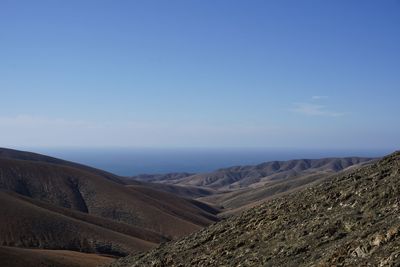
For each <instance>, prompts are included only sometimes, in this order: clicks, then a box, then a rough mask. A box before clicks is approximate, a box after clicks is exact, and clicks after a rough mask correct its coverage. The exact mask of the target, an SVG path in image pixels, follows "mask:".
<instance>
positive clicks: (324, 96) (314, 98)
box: [311, 95, 328, 100]
mask: <svg viewBox="0 0 400 267" xmlns="http://www.w3.org/2000/svg"><path fill="white" fill-rule="evenodd" d="M326 98H328V97H327V96H326V95H314V96H312V97H311V99H312V100H321V99H326Z"/></svg>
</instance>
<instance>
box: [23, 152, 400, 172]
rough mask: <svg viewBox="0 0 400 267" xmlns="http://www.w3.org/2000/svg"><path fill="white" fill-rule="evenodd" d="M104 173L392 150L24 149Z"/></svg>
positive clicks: (201, 167)
mask: <svg viewBox="0 0 400 267" xmlns="http://www.w3.org/2000/svg"><path fill="white" fill-rule="evenodd" d="M20 149H23V150H28V151H31V152H36V153H42V154H45V155H49V156H53V157H58V158H61V159H65V160H70V161H74V162H78V163H81V164H85V165H89V166H92V167H96V168H99V169H103V170H106V171H109V172H112V173H115V174H118V175H122V176H133V175H138V174H162V173H171V172H192V173H199V172H210V171H214V170H217V169H220V168H227V167H232V166H237V165H255V164H260V163H263V162H267V161H275V160H278V161H284V160H292V159H318V158H325V157H382V156H385V155H387V154H388V153H391V152H394V151H393V150H391V149H375V150H365V149H364V150H362V149H358V150H351V149H347V150H346V149H336V150H333V149H331V150H329V149H319V150H318V149H298V148H297V149H294V148H292V149H290V148H280V149H277V148H20Z"/></svg>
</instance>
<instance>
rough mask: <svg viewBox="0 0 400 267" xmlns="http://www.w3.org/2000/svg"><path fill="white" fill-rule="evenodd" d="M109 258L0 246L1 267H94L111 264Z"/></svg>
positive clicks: (60, 251)
mask: <svg viewBox="0 0 400 267" xmlns="http://www.w3.org/2000/svg"><path fill="white" fill-rule="evenodd" d="M113 260H114V259H112V258H110V257H105V256H100V255H94V254H87V253H79V252H75V251H66V250H45V249H25V248H12V247H4V246H0V263H1V264H2V266H15V267H54V266H57V267H96V266H99V265H104V264H107V263H110V262H112V261H113Z"/></svg>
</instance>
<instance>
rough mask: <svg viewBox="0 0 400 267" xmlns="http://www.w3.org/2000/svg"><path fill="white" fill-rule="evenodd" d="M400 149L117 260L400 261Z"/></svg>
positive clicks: (262, 263)
mask: <svg viewBox="0 0 400 267" xmlns="http://www.w3.org/2000/svg"><path fill="white" fill-rule="evenodd" d="M399 195H400V152H397V153H394V154H392V155H390V156H388V157H385V158H383V159H382V160H380V161H379V162H377V163H375V164H373V165H368V166H365V167H362V168H360V169H356V170H352V171H349V172H347V173H344V174H338V175H336V176H334V177H331V178H329V179H328V180H326V181H324V182H322V183H319V184H317V185H314V186H311V187H309V188H307V189H304V190H301V191H298V192H295V193H293V194H289V195H286V196H283V197H279V198H275V199H273V200H271V201H268V202H266V203H264V204H262V205H260V206H257V207H254V208H251V209H249V210H247V211H245V212H243V213H241V214H240V215H237V216H232V217H230V218H228V219H226V220H224V221H222V222H219V223H215V224H213V225H211V226H209V227H207V228H205V229H203V230H201V231H199V232H196V233H194V234H191V235H189V236H188V237H185V238H182V239H181V240H179V241H176V242H169V243H166V244H163V245H161V246H159V247H158V248H156V249H154V250H152V251H150V252H147V253H143V254H137V255H132V256H129V257H126V258H123V259H121V260H119V261H117V262H115V263H113V264H112V265H111V266H238V265H239V264H240V266H398V265H399V264H400V257H399V256H400V254H399V247H400V235H399V234H400V222H399V209H400V201H399Z"/></svg>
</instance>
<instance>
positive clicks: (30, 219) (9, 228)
mask: <svg viewBox="0 0 400 267" xmlns="http://www.w3.org/2000/svg"><path fill="white" fill-rule="evenodd" d="M376 161H377V160H376V159H372V158H357V157H352V158H329V159H315V160H309V159H304V160H291V161H280V162H278V161H275V162H266V163H262V164H259V165H255V166H236V167H230V168H225V169H219V170H217V171H215V172H211V173H205V174H192V173H171V174H165V175H162V174H158V175H149V174H148V175H140V176H136V177H121V176H117V175H114V174H111V173H108V172H105V171H102V170H99V169H95V168H91V167H88V166H85V165H81V164H77V163H73V162H69V161H64V160H61V159H56V158H52V157H48V156H44V155H40V154H35V153H30V152H23V151H16V150H10V149H0V200H1V203H2V205H1V206H0V213H1V214H2V220H1V222H0V241H1V243H0V244H1V245H2V247H1V249H0V259H1V262H4V263H7V266H11V267H12V266H16V267H19V266H44V267H46V266H96V265H98V264H110V263H112V262H113V261H114V260H115V259H116V258H120V257H124V256H127V255H129V254H130V255H133V256H128V257H127V258H121V259H120V260H118V261H117V262H116V263H114V264H115V265H116V266H120V265H122V266H124V265H125V264H126V263H129V264H136V265H135V266H147V265H149V266H152V265H153V263H154V264H155V266H169V265H174V264H176V266H180V265H179V264H183V265H182V266H186V265H198V266H202V265H204V264H205V265H207V264H208V265H210V266H213V265H214V263H218V264H220V263H221V264H222V263H223V264H227V263H228V262H230V260H229V259H225V262H223V261H222V262H219V261H215V262H212V261H211V262H208V261H202V260H200V259H196V257H192V256H191V255H199V257H203V256H201V254H202V253H205V252H204V250H212V251H214V252H217V251H220V252H221V251H227V252H226V253H228V254H229V253H236V252H235V251H236V249H235V248H236V247H235V246H236V245H234V247H231V246H232V244H233V243H232V244H230V241H229V242H228V243H227V242H225V243H224V242H223V239H224V240H229V239H228V236H227V235H225V234H222V233H226V234H228V233H230V231H233V232H232V233H231V234H232V236H235V238H236V237H237V238H239V237H240V238H242V237H244V236H246V235H245V234H247V233H248V235H249V236H248V238H250V240H252V239H254V238H255V237H254V235H255V236H257V239H256V240H257V241H254V242H255V244H256V245H257V244H258V243H260V242H263V241H265V240H266V237H265V236H263V233H261V232H260V233H258V232H254V233H253V234H252V233H250V232H249V231H250V230H251V231H255V230H254V229H252V228H251V227H254V222H253V220H254V219H255V218H256V217H257V216H258V214H259V213H260V212H261V213H262V214H264V209H266V208H270V207H275V209H276V210H274V211H273V213H274V214H275V213H277V214H278V213H279V212H283V213H285V214H286V213H287V214H294V215H293V216H295V214H296V213H295V212H294V211H292V210H286V208H285V209H280V208H278V207H281V204H279V205H278V204H273V203H279V201H282V200H285V201H289V202H290V201H291V202H290V203H289V202H288V203H289V204H287V205H288V207H291V208H293V210H297V211H300V210H301V209H298V207H294V206H293V205H295V204H291V203H292V202H293V201H295V202H296V205H297V202H298V203H300V202H301V201H300V200H298V199H297V200H296V197H298V196H303V195H302V194H305V192H309V190H310V189H308V188H320V187H321V185H322V184H326V183H332V181H333V180H335V179H336V180H337V179H339V178H337V177H344V176H345V175H349V174H351V173H357V172H360V173H364V172H365V170H369V169H370V168H373V166H375V168H376V166H380V165H382V166H383V165H384V164H383V163H382V162H379V163H378V165H373V164H374V163H375V162H376ZM379 164H380V165H379ZM337 175H339V176H337ZM340 175H341V176H340ZM332 179H333V180H332ZM332 190H333V189H332ZM329 192H330V191H329ZM332 192H333V191H332ZM326 193H327V192H324V193H323V192H321V193H318V194H320V196H319V197H322V194H326ZM316 197H317V196H316ZM305 199H307V201H308V199H309V200H310V201H311V198H310V197H307V198H306V197H304V196H303V200H302V201H303V202H304V200H305ZM277 201H278V202H277ZM315 201H316V202H315V203H319V202H321V201H322V200H321V199H318V200H315ZM318 201H319V202H318ZM264 202H265V204H263V203H264ZM260 205H261V206H260ZM271 205H272V206H271ZM282 205H283V204H282ZM285 205H286V204H285ZM292 206H293V207H292ZM285 207H286V206H285ZM260 210H262V211H260ZM265 212H267V213H268V212H272V211H265ZM319 212H322V211H319ZM305 214H306V213H304V216H305ZM279 216H283V215H279ZM285 216H286V215H285ZM291 216H292V215H291ZM308 216H309V215H308ZM321 216H322V215H321ZM238 218H240V219H238ZM268 218H269V217H268V216H267V217H263V218H258V219H257V223H260V225H261V222H263V224H265V225H268V224H269V223H268V220H269V219H268ZM300 218H301V216H300V215H299V218H298V220H300ZM247 219H248V220H249V222H247V221H246V220H247ZM286 219H287V217H284V218H283V219H282V220H277V219H271V222H274V221H275V220H277V222H279V223H277V225H276V226H274V227H276V228H271V229H269V228H268V229H267V230H266V231H267V232H269V233H270V234H269V235H268V236H269V237H271V238H272V237H273V238H278V237H275V236H271V235H272V234H273V233H275V234H274V235H276V236H279V238H283V237H282V234H283V233H282V232H280V230H279V229H281V228H282V227H284V226H285V225H287V226H288V225H289V224H291V223H287V222H286V221H285V220H286ZM221 220H222V221H221ZM218 221H221V222H218ZM296 222H298V221H296ZM209 225H211V226H209ZM243 227H244V228H243ZM271 227H272V226H271ZM279 227H280V228H279ZM234 228H235V229H234ZM242 228H243V229H242ZM278 228H279V229H278ZM202 229H203V230H202ZM244 229H248V230H244ZM257 229H258V228H257ZM274 231H275V232H274ZM307 231H309V230H307ZM219 232H221V235H220V234H218V233H219ZM192 233H195V234H194V235H190V234H192ZM319 234H320V233H319ZM264 235H265V234H264ZM290 235H294V233H290ZM220 238H221V240H220ZM235 238H233V240H234V239H235ZM273 238H272V239H271V240H270V241H268V242H271V244H275V243H279V242H280V241H279V240H280V239H279V240H278V241H279V242H278V241H276V240H275V241H274V239H273ZM285 238H286V237H285ZM291 238H293V240H295V237H293V236H291ZM231 239H232V238H231ZM176 240H180V241H178V243H173V242H174V241H176ZM192 240H193V241H192ZM202 240H203V241H202ZM204 240H205V241H204ZM210 240H211V241H212V240H215V242H214V241H212V242H211V241H210ZM218 240H220V241H218ZM293 240H292V241H290V242H294V241H293ZM209 241H210V242H211V243H209ZM217 241H218V242H217ZM190 242H195V243H196V244H194V245H190ZM199 242H201V244H200V243H199ZM232 242H233V241H232ZM234 242H236V241H234ZM238 242H239V243H240V242H242V241H237V242H236V243H238ZM257 242H258V243H257ZM274 242H275V243H274ZM282 242H283V241H282ZM304 242H306V241H304ZM307 242H308V241H307ZM217 243H218V244H219V245H223V246H222V247H221V248H220V247H215V248H214V247H213V245H212V244H214V245H216V244H217ZM159 244H161V246H159ZM177 244H181V245H182V246H183V247H180V245H177ZM187 244H189V245H187ZM260 244H261V243H260ZM219 245H218V246H219ZM158 246H159V247H158ZM251 246H253V245H251ZM240 247H246V244H242V245H240V244H239V245H237V248H240ZM192 248H196V249H194V250H192ZM251 248H253V247H251ZM152 249H156V250H152ZM260 249H261V250H260V252H257V253H261V251H262V249H263V248H260ZM180 250H183V251H185V252H179V254H182V258H181V256H179V257H178V256H176V255H175V254H174V253H175V252H177V253H178V251H180ZM147 251H150V252H149V254H139V253H143V252H147ZM160 251H162V255H164V254H165V255H166V257H167V258H163V256H160V255H159V254H158V253H161V252H160ZM164 251H166V252H165V253H164ZM238 251H241V249H240V250H238ZM154 253H156V254H154ZM168 253H171V255H173V256H171V257H172V258H169V256H168V255H169V254H168ZM185 253H187V254H185ZM224 253H225V252H224ZM254 253H255V252H254ZM262 253H264V251H262ZM265 253H266V252H265ZM269 253H270V252H269ZM271 253H272V252H271ZM15 255H21V258H18V259H17V257H15ZM135 255H141V256H135ZM266 255H269V254H268V253H266ZM256 256H257V255H256V254H254V257H256ZM138 257H139V258H138ZM204 257H209V255H207V256H204ZM210 257H211V258H212V257H214V256H212V255H211V256H210ZM232 257H234V258H235V261H237V262H236V263H239V261H240V262H241V261H242V260H244V258H243V257H242V256H239V255H232ZM271 257H272V258H274V264H275V263H276V264H278V261H277V260H278V258H276V257H275V256H273V255H272V254H271ZM13 259H14V260H13ZM40 259H42V260H40ZM171 259H172V261H171ZM188 259H190V260H191V261H190V262H187V260H188ZM175 260H176V262H175ZM192 260H194V261H192ZM221 260H223V257H222V258H221ZM181 261H182V263H180V262H181ZM251 261H252V260H251V257H250V258H249V259H248V260H247V258H246V260H245V261H243V262H245V263H246V262H248V263H249V264H250V263H251ZM275 261H276V262H275ZM260 262H261V263H268V261H267V260H265V259H264V258H263V260H262V261H260ZM260 262H257V264H259V263H260ZM288 262H292V261H291V260H290V258H288ZM293 262H295V261H293ZM279 263H282V262H279ZM29 264H30V265H29ZM250 265H251V264H250ZM250 265H249V266H250ZM214 266H215V265H214Z"/></svg>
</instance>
